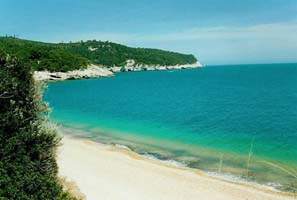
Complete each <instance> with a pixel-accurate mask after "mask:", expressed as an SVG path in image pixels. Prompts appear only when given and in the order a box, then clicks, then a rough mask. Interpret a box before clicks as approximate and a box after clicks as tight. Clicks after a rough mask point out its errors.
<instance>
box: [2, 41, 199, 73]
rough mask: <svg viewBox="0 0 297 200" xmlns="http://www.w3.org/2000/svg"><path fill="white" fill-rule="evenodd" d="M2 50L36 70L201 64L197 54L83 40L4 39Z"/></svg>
mask: <svg viewBox="0 0 297 200" xmlns="http://www.w3.org/2000/svg"><path fill="white" fill-rule="evenodd" d="M0 48H2V49H4V50H5V51H6V52H7V53H10V54H17V55H18V57H19V58H22V59H23V60H24V61H25V62H26V63H28V64H30V65H31V66H33V69H34V70H49V71H69V70H75V69H80V68H84V67H86V66H87V65H89V64H97V65H103V66H107V67H112V66H123V65H125V64H126V61H127V60H130V59H133V60H134V61H135V62H136V64H143V65H166V66H169V65H178V64H179V65H181V64H192V63H195V62H197V59H196V58H195V57H194V56H193V55H186V54H181V53H175V52H170V51H163V50H158V49H147V48H131V47H127V46H124V45H120V44H116V43H112V42H108V41H107V42H102V41H96V40H92V41H90V40H89V41H86V42H84V41H81V42H75V43H71V42H70V43H56V44H53V43H43V42H35V41H30V40H22V39H18V38H14V37H0Z"/></svg>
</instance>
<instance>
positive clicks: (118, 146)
mask: <svg viewBox="0 0 297 200" xmlns="http://www.w3.org/2000/svg"><path fill="white" fill-rule="evenodd" d="M114 146H115V147H117V148H119V149H125V150H129V151H132V149H131V148H129V147H128V146H126V145H123V144H114Z"/></svg>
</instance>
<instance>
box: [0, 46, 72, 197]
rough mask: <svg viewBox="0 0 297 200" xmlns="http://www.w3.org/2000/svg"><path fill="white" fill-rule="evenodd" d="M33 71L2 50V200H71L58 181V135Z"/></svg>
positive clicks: (0, 119)
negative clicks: (52, 126)
mask: <svg viewBox="0 0 297 200" xmlns="http://www.w3.org/2000/svg"><path fill="white" fill-rule="evenodd" d="M46 110H47V109H46V105H45V104H44V103H43V102H42V96H41V94H40V90H39V88H38V87H37V86H36V84H35V83H34V80H33V79H32V72H31V68H30V67H29V66H28V65H26V64H24V63H23V61H20V60H18V59H17V58H15V57H13V56H8V55H7V54H5V53H4V52H3V51H1V50H0V199H1V200H2V199H9V200H35V199H36V200H37V199H38V200H39V199H40V200H47V199H55V200H56V199H58V200H59V199H71V197H70V196H69V195H68V194H67V193H66V192H64V191H63V188H62V186H61V184H60V183H59V181H58V177H57V170H58V167H57V164H56V161H55V153H56V152H55V151H56V147H57V145H58V143H59V138H58V137H57V135H56V131H55V130H54V129H51V128H49V127H47V125H46V124H47V115H46Z"/></svg>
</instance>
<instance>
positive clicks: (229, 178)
mask: <svg viewBox="0 0 297 200" xmlns="http://www.w3.org/2000/svg"><path fill="white" fill-rule="evenodd" d="M206 174H207V175H209V176H211V177H215V178H218V179H220V180H224V181H229V182H233V183H243V184H249V185H254V186H258V187H265V188H267V189H269V190H273V191H279V189H278V188H281V187H282V185H281V184H279V183H274V182H269V183H266V184H260V183H258V182H255V181H251V180H247V179H245V178H243V177H240V176H236V175H233V174H230V173H218V172H211V171H206Z"/></svg>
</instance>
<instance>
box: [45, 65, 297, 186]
mask: <svg viewBox="0 0 297 200" xmlns="http://www.w3.org/2000/svg"><path fill="white" fill-rule="evenodd" d="M45 99H46V101H48V102H49V104H50V106H51V108H52V109H53V112H52V113H51V118H52V119H53V120H54V121H56V122H58V123H60V124H62V125H63V126H64V127H68V132H69V133H70V134H80V135H82V136H87V137H90V138H93V139H96V140H99V141H102V142H106V143H119V144H123V145H126V146H129V147H130V148H131V149H133V150H135V151H137V152H138V153H141V154H145V155H149V156H155V157H158V158H159V159H163V160H174V161H178V162H179V163H182V164H183V165H187V166H189V167H194V168H199V169H202V170H205V171H209V172H216V173H221V174H232V175H236V176H238V177H241V178H243V179H247V180H250V181H257V182H260V183H262V184H270V185H271V184H273V185H274V186H276V187H278V188H281V189H290V187H291V185H292V184H293V183H295V182H296V180H297V106H296V102H297V64H273V65H238V66H235V65H234V66H213V67H206V68H203V69H194V70H181V71H154V72H131V73H120V74H117V75H116V76H115V77H112V78H101V79H89V80H73V81H64V82H55V83H50V84H49V86H48V89H47V91H46V94H45ZM78 130H79V131H78ZM295 176H296V177H295Z"/></svg>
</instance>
